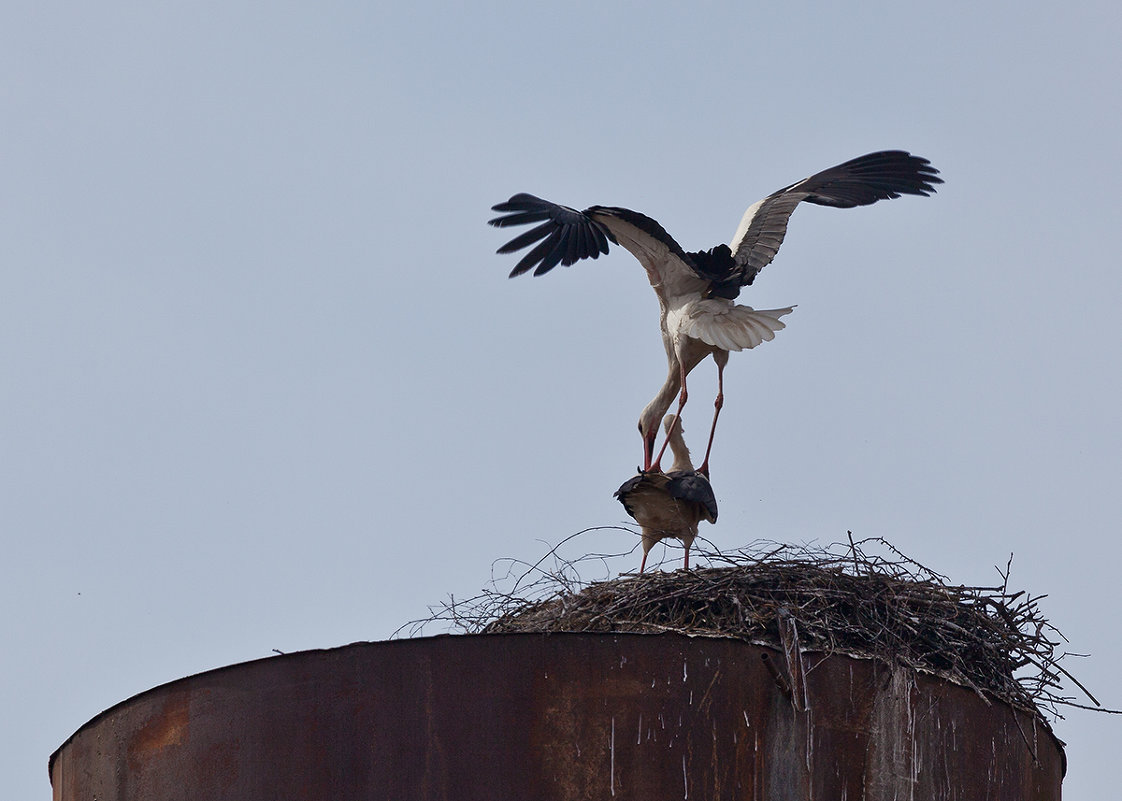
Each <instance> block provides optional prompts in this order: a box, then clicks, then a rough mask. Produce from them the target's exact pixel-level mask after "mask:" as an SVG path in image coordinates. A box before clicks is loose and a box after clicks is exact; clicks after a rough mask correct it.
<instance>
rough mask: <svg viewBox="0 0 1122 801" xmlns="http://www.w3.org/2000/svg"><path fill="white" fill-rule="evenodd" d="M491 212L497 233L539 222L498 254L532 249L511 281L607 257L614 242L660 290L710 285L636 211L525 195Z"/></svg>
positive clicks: (671, 240)
mask: <svg viewBox="0 0 1122 801" xmlns="http://www.w3.org/2000/svg"><path fill="white" fill-rule="evenodd" d="M491 208H492V210H493V211H498V212H502V215H501V216H499V217H495V218H494V219H492V220H489V222H490V224H491V225H494V226H496V227H499V228H506V227H507V226H511V225H528V224H531V223H539V225H537V226H535V227H534V228H531V229H530V230H529V231H526V232H525V233H523V234H519V235H518V236H516V237H515V238H514V239H512V240H510V241H509V242H507V243H506V244H505V245H503V246H502V247H501V248H499V250H498V252H499V253H514V252H515V251H518V250H522V249H523V248H526V247H530V246H531V245H532V246H533V247H532V248H531V249H530V251H529V252H528V253H526V254H525V255H524V256H523V257H522V259H521V260H520V261H519V262H518V264H516V265H515V266H514V269H513V270H511V272H510V277H511V278H513V277H514V276H516V275H522V274H523V273H525V272H529V271H530V270H533V271H534V275H544V274H545V273H547V272H549V271H550V270H552V269H553V268H554V267H556V266H557V265H558V264H560V265H562V266H565V267H568V266H569V265H571V264H574V263H576V262H578V261H580V260H581V259H595V258H599V256H600V254H601V253H607V252H608V243H609V242H611V243H613V244H617V245H621V246H623V247H624V248H626V249H627V250H628V251H630V252H631V254H632V255H633V256H635V258H637V259H638V260H639V262H640V263H641V264H642V265H643V267H644V268H645V269H646V270H647V274H648V276H649V277H650V280H651V283H652V284H653V285H655V286H656V287H665V289H666V291H670V292H674V291H676V290H682V289H685V288H689V289H695V290H696V291H699V292H700V291H702V290H703V289H704V287H705V286H706V284H707V283H708V279H707V277H706V276H703V275H700V274H699V273H698V272H697V270H696V268H695V266H694V264H693V261H692V260H691V258H690V256H689V255H687V254H686V252H685V251H683V250H682V247H681V246H680V245H679V244H678V243H677V242H675V241H674V238H673V237H672V236H670V234H668V233H666V229H664V228H663V227H662V226H661V225H659V224H658V223H657V222H656V221H655V220H652V219H651V218H650V217H648V216H646V215H645V214H640V213H639V212H637V211H631V210H630V209H623V208H617V207H615V206H590V207H589V208H587V209H585V210H584V211H577V210H576V209H571V208H569V207H568V206H560V205H558V204H556V203H551V202H549V201H548V200H543V199H541V198H539V197H535V196H534V195H528V194H526V193H524V192H523V193H520V194H517V195H514V196H513V197H512V198H511V199H510V200H508V201H506V202H505V203H499V204H497V205H495V206H492V207H491ZM535 243H536V244H535Z"/></svg>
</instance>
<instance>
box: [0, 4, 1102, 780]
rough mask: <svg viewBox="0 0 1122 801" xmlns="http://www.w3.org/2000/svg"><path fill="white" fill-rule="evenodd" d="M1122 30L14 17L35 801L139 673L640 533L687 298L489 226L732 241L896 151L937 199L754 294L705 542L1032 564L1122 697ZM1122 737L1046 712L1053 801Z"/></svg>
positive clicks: (8, 552)
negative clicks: (882, 543)
mask: <svg viewBox="0 0 1122 801" xmlns="http://www.w3.org/2000/svg"><path fill="white" fill-rule="evenodd" d="M756 5H758V6H759V7H754V6H756ZM1120 16H1122V14H1120V12H1119V11H1118V10H1117V7H1116V5H1115V4H1108V3H1105V2H1104V3H1075V4H1066V5H1063V6H1061V5H1059V4H1051V5H1045V4H1038V6H1037V7H1036V8H1035V9H1034V10H1026V8H1025V6H1024V5H1023V4H1012V3H1009V4H991V5H990V6H989V7H987V8H985V9H979V8H977V7H976V4H966V3H939V4H931V5H930V6H928V7H927V8H926V9H924V8H922V7H916V6H915V5H914V4H899V3H867V4H864V5H863V6H860V10H855V9H854V8H853V7H848V8H841V7H834V8H821V7H819V6H816V5H804V4H798V3H786V4H766V5H765V4H746V3H731V2H730V3H700V4H692V5H690V6H688V7H687V6H686V5H685V4H678V3H649V2H648V3H581V2H575V3H567V4H542V5H541V6H537V5H534V4H526V3H520V4H514V3H482V4H479V3H477V4H471V5H463V6H459V7H456V8H453V9H450V8H449V7H447V6H444V5H441V4H423V3H414V4H409V5H408V6H407V5H406V4H395V5H394V6H393V7H386V8H380V7H378V6H376V5H375V6H372V5H371V4H348V3H317V4H307V3H267V4H266V3H245V2H222V3H157V4H141V5H137V4H122V3H115V2H108V3H101V4H97V5H90V4H76V3H49V2H47V3H44V2H35V3H31V2H9V3H6V4H5V5H4V7H3V8H2V9H0V115H2V120H3V124H2V125H0V372H2V374H3V375H4V381H3V382H2V383H0V449H2V452H3V457H4V458H3V461H2V463H0V535H2V536H3V543H4V558H3V560H2V561H0V566H2V568H3V581H2V582H0V604H2V605H3V608H4V609H5V610H6V611H5V613H4V615H3V617H2V618H0V627H2V628H0V637H2V639H3V642H4V643H5V648H4V652H3V657H2V660H0V707H2V708H3V710H4V715H3V718H4V723H3V725H2V726H0V775H3V776H4V777H5V780H4V784H5V785H6V788H5V795H6V796H7V797H11V798H21V799H33V798H43V799H45V798H48V797H49V793H50V788H49V785H48V782H47V773H46V760H47V757H48V755H49V754H50V753H51V751H52V750H54V748H56V747H57V746H58V745H59V744H61V743H62V742H63V741H64V740H65V739H66V737H68V736H69V735H70V734H71V733H72V732H73V731H74V730H75V729H77V728H78V727H79V726H81V725H82V724H83V723H84V722H85V721H87V720H88V719H89V718H90V717H92V716H93V715H95V714H96V713H98V712H99V711H101V710H102V709H104V708H106V707H108V706H110V705H112V704H114V703H116V702H117V701H120V700H122V699H124V698H127V697H129V696H131V695H133V694H135V693H138V692H141V691H143V690H146V689H148V688H150V687H153V686H155V685H158V684H161V683H163V682H166V681H169V680H172V679H175V678H177V677H180V676H184V675H187V674H190V673H194V672H198V671H201V670H206V669H209V668H213V667H218V666H221V665H226V664H230V663H233V662H239V661H244V660H247V659H253V658H257V657H262V656H267V655H268V654H270V653H271V650H272V649H274V648H276V649H280V650H284V651H293V650H300V649H305V648H318V647H330V646H335V645H341V644H345V643H348V642H352V641H355V640H377V639H383V638H385V637H387V636H389V634H390V633H391V632H392V631H393V630H394V629H396V628H397V627H398V626H399V625H400V624H401V623H403V622H404V621H406V620H409V619H412V618H416V617H418V616H421V615H423V614H424V613H425V609H426V606H427V605H428V604H430V603H435V602H437V601H439V600H440V599H441V598H443V597H445V596H446V595H447V594H448V593H455V594H456V595H458V596H459V595H468V594H472V593H474V592H475V591H477V590H478V589H479V588H480V587H481V586H483V584H484V583H485V582H486V581H487V579H488V577H489V576H490V567H491V563H492V561H493V560H494V559H496V558H499V557H506V556H513V557H519V558H533V557H536V556H537V555H539V554H540V553H541V552H542V550H543V545H542V544H541V542H539V541H538V540H546V541H550V542H555V541H558V540H560V539H562V538H563V537H565V536H567V535H569V534H571V533H573V532H575V531H578V530H580V529H583V528H586V527H589V526H597V525H610V524H614V523H620V522H623V521H624V520H625V517H624V514H623V511H622V509H621V507H620V506H619V505H618V503H617V502H616V501H615V500H613V499H612V491H613V490H614V489H615V488H616V487H617V486H618V485H619V483H620V482H621V481H622V480H623V479H625V478H627V477H628V476H629V475H630V474H631V472H632V471H633V468H634V466H635V464H636V463H637V462H638V460H639V458H640V456H641V448H640V442H639V438H638V434H637V433H636V431H635V421H636V419H637V418H638V413H639V410H640V409H641V408H642V406H643V405H644V404H645V403H646V402H647V400H648V399H649V398H650V397H651V395H653V393H654V391H655V389H656V388H657V387H658V385H659V383H660V382H661V381H662V378H663V374H664V370H665V362H664V356H663V354H662V347H661V343H660V341H659V338H658V334H657V329H656V325H657V305H656V302H655V300H654V296H653V294H652V293H651V291H650V289H649V287H648V286H647V282H646V278H645V276H644V275H643V273H642V270H641V269H640V268H639V267H638V265H637V264H636V263H635V262H634V261H633V260H632V259H631V257H630V256H629V255H628V254H626V253H625V252H622V251H620V252H618V253H613V254H611V256H610V257H608V258H602V259H600V260H599V261H596V262H589V263H583V264H580V265H578V266H575V267H572V268H570V269H567V270H556V271H554V272H553V273H551V274H550V275H548V276H547V277H544V278H540V279H531V278H524V279H520V280H517V281H508V280H507V278H506V274H507V272H508V271H509V269H510V267H511V266H512V260H511V259H510V258H509V257H500V256H496V255H495V253H494V251H495V248H497V247H498V246H499V245H500V244H501V243H502V242H503V241H505V236H504V234H503V232H498V231H495V230H493V229H489V228H488V227H487V226H486V225H485V224H484V223H485V221H486V220H487V219H488V217H489V216H491V215H490V212H489V207H490V206H491V205H492V204H493V203H496V202H499V201H501V200H504V199H506V198H507V197H508V196H509V195H511V194H513V193H514V192H518V191H528V192H533V193H535V194H539V195H542V196H544V197H547V198H550V199H552V200H556V201H558V202H561V203H565V204H568V205H573V206H578V207H583V206H586V205H590V204H593V203H602V204H612V205H623V206H628V207H631V208H634V209H637V210H639V211H643V212H645V213H647V214H649V215H651V216H653V217H655V218H656V219H658V220H659V221H660V222H661V223H663V225H665V226H666V228H667V229H668V230H669V231H670V233H671V234H673V235H674V236H675V237H676V238H677V239H678V241H679V242H680V243H681V244H682V245H683V246H685V247H686V248H687V249H697V248H701V247H709V246H712V245H714V244H717V243H719V242H724V241H727V240H728V238H729V237H731V235H732V233H733V231H734V229H735V227H736V223H737V222H738V220H739V219H740V215H741V213H742V212H743V211H744V209H745V208H746V207H747V206H748V205H749V204H750V203H752V202H753V201H755V200H757V199H759V198H760V197H763V196H764V195H765V194H767V193H769V192H771V191H773V190H775V189H777V188H779V187H781V186H784V185H786V184H788V183H791V182H792V181H795V180H798V179H800V178H802V177H804V176H806V175H809V174H810V173H812V172H815V171H817V170H819V169H822V168H824V167H827V166H829V165H832V164H834V163H837V162H839V161H842V160H845V159H848V158H851V157H853V156H857V155H860V154H862V153H865V152H868V151H871V150H876V149H881V148H903V149H907V150H911V151H912V152H914V153H918V154H921V155H923V156H926V157H928V158H930V159H931V160H932V162H933V163H934V164H935V166H936V167H938V168H939V169H940V170H942V173H943V177H944V178H945V179H946V184H945V185H944V186H943V187H941V189H940V192H939V194H938V195H936V196H935V197H934V198H931V199H917V198H904V199H901V200H898V201H893V202H891V203H881V204H877V205H876V206H874V207H871V208H867V209H856V210H852V211H844V212H842V211H836V210H833V209H821V208H807V209H800V210H799V211H797V212H796V214H795V216H794V218H793V219H792V223H791V227H790V233H789V238H788V241H787V242H786V243H785V245H784V247H783V250H782V251H781V252H780V254H779V256H778V258H777V259H776V262H775V263H774V264H773V265H771V266H770V267H768V268H767V269H766V270H765V271H764V273H763V274H762V275H761V276H760V278H759V279H758V280H757V282H756V284H755V285H754V286H753V287H751V288H750V290H748V291H747V292H745V294H744V295H742V296H741V300H742V302H745V303H749V304H752V305H755V306H758V307H763V308H773V307H776V306H785V305H789V304H798V308H797V309H796V310H795V312H794V313H793V314H792V315H791V316H790V317H788V318H787V322H788V328H787V329H786V330H785V331H783V332H781V333H780V334H779V335H778V336H777V337H776V339H775V341H774V342H772V343H768V344H767V345H765V346H763V347H761V348H759V349H758V350H755V351H752V352H750V353H742V354H734V355H733V357H732V359H731V361H730V365H729V368H728V370H727V373H726V404H725V410H724V412H723V414H722V419H721V424H720V429H719V431H718V436H719V439H718V442H717V445H716V448H715V451H714V456H713V483H714V486H715V489H716V492H717V496H718V499H719V501H720V504H721V518H720V522H719V524H718V525H717V526H715V527H712V528H710V529H707V530H706V531H704V532H703V533H705V534H706V536H708V537H709V538H710V539H711V540H712V541H713V542H714V543H715V544H716V545H718V546H720V547H723V548H733V547H737V546H740V545H743V544H745V543H747V542H750V541H752V540H755V539H757V538H769V539H775V540H780V541H788V542H805V541H819V542H832V541H835V540H838V539H844V537H845V532H846V530H847V529H848V530H852V531H853V532H854V534H855V536H858V537H873V536H882V537H886V538H888V539H889V540H891V541H892V542H893V543H894V544H896V545H897V546H898V547H900V548H901V549H902V550H903V551H905V552H906V553H908V554H910V555H912V556H914V557H916V558H917V559H919V560H920V561H922V562H924V563H925V564H927V565H928V566H929V567H931V568H933V569H936V570H939V571H940V572H943V573H946V574H948V575H949V576H950V577H951V578H952V579H953V580H956V581H962V582H965V583H990V582H993V581H994V580H995V579H996V573H995V570H994V567H993V566H994V565H996V564H1000V565H1004V564H1005V561H1006V559H1007V558H1008V555H1009V553H1010V552H1013V553H1014V554H1015V559H1014V565H1013V581H1012V583H1013V585H1014V586H1016V587H1017V588H1024V589H1028V590H1030V591H1031V592H1033V593H1048V594H1049V597H1048V598H1047V599H1046V600H1045V601H1044V602H1043V605H1044V609H1045V611H1046V612H1047V614H1048V615H1049V616H1050V618H1051V619H1052V621H1053V622H1054V623H1055V624H1056V625H1057V626H1058V627H1059V628H1060V629H1061V630H1063V631H1064V633H1065V634H1067V636H1068V637H1069V638H1070V640H1071V647H1072V650H1074V651H1079V652H1089V653H1090V654H1091V655H1092V656H1091V657H1090V658H1089V659H1086V660H1082V661H1079V662H1077V663H1075V664H1072V665H1071V667H1072V668H1073V669H1074V670H1076V671H1077V674H1078V675H1079V676H1080V678H1081V679H1082V680H1083V681H1084V682H1085V683H1087V684H1088V685H1089V686H1090V687H1091V688H1092V689H1093V690H1095V691H1097V693H1098V695H1099V696H1100V698H1101V700H1103V701H1104V702H1106V703H1108V704H1111V705H1113V706H1115V707H1117V706H1122V692H1120V690H1119V686H1118V679H1117V665H1118V664H1120V663H1122V642H1120V638H1119V630H1118V624H1117V621H1116V619H1115V617H1116V616H1115V615H1114V614H1113V613H1112V612H1111V610H1112V609H1114V606H1115V602H1116V595H1117V593H1116V592H1115V590H1116V586H1117V575H1116V572H1117V566H1118V565H1119V563H1120V562H1122V553H1120V550H1122V549H1120V548H1119V545H1118V536H1117V535H1118V524H1119V520H1120V518H1122V500H1120V498H1122V495H1120V493H1119V492H1118V489H1117V484H1118V480H1119V477H1120V475H1122V423H1120V421H1119V414H1118V411H1117V408H1118V406H1119V394H1120V389H1122V380H1120V379H1122V376H1120V369H1119V343H1120V342H1122V323H1120V322H1119V314H1118V303H1119V299H1120V297H1122V276H1120V270H1119V265H1118V257H1117V253H1116V240H1117V239H1118V235H1119V233H1118V228H1119V221H1120V220H1122V213H1120V212H1122V200H1120V195H1119V193H1118V191H1117V185H1118V182H1119V179H1120V177H1122V175H1120V172H1122V170H1120V167H1122V153H1120V149H1119V144H1118V143H1119V141H1122V125H1120V121H1122V120H1120V117H1122V103H1120V102H1119V97H1118V89H1117V84H1118V76H1119V75H1122V55H1120V53H1119V48H1118V46H1117V31H1118V30H1119V23H1120V19H1119V17H1120ZM713 372H714V371H713V370H712V369H711V368H709V367H707V366H705V365H703V366H702V367H700V368H699V369H698V370H697V371H695V374H694V375H695V376H696V378H695V379H693V380H692V382H691V399H692V400H691V404H694V403H696V404H697V405H696V406H692V405H691V407H687V423H688V425H687V433H688V434H691V435H692V436H691V441H692V440H693V439H694V438H699V437H701V436H702V434H703V432H704V429H705V428H706V422H707V420H708V415H709V410H710V409H711V406H710V400H709V398H710V397H711V395H712V392H713V386H714V381H713ZM691 409H692V416H691ZM693 444H694V447H695V450H699V449H700V447H701V445H702V444H703V443H700V442H697V443H693ZM637 541H638V537H634V542H633V541H632V539H630V538H629V536H628V535H625V534H622V533H619V532H614V533H612V532H605V533H604V535H603V541H602V542H595V543H594V544H595V545H596V546H597V547H598V548H599V549H601V550H624V549H626V548H627V547H629V546H630V545H632V544H635V543H637ZM633 561H634V563H635V565H637V564H638V554H636V556H635V558H634V560H633ZM628 566H631V567H633V566H634V565H630V563H625V564H624V565H623V567H624V568H626V567H628ZM1120 726H1122V723H1120V722H1119V721H1118V720H1117V719H1111V718H1108V717H1107V716H1097V715H1093V714H1091V713H1079V712H1073V713H1072V714H1070V715H1069V716H1068V718H1067V720H1064V721H1061V722H1059V723H1058V724H1057V726H1056V730H1057V733H1058V735H1059V736H1060V737H1061V738H1062V739H1064V740H1066V741H1067V742H1068V743H1069V752H1068V759H1069V765H1070V767H1069V774H1068V779H1067V781H1066V782H1065V798H1070V799H1077V798H1104V797H1106V794H1107V793H1108V792H1113V788H1115V786H1116V781H1115V780H1114V779H1113V773H1114V772H1115V771H1114V769H1113V760H1114V751H1115V750H1116V748H1115V744H1116V743H1117V742H1118V738H1119V731H1120V729H1119V727H1120ZM1108 788H1111V789H1110V790H1108Z"/></svg>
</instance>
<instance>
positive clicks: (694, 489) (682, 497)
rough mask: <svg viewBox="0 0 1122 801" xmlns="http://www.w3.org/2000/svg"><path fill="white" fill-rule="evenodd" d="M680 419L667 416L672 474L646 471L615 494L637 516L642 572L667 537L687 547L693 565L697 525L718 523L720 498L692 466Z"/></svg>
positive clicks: (630, 513)
mask: <svg viewBox="0 0 1122 801" xmlns="http://www.w3.org/2000/svg"><path fill="white" fill-rule="evenodd" d="M676 420H677V418H675V416H674V415H672V414H668V415H666V419H665V420H664V421H663V426H664V427H665V428H666V439H667V441H668V442H669V443H670V452H671V453H673V454H674V466H673V467H672V468H671V469H670V472H669V473H662V472H654V471H646V472H643V473H640V474H639V475H637V476H634V477H633V478H629V479H628V480H627V481H625V482H623V484H622V485H621V486H620V488H619V489H618V490H616V494H615V497H616V498H619V502H620V503H622V504H623V508H624V509H626V510H627V513H628V514H629V515H631V516H632V517H633V518H635V522H636V523H638V524H639V528H640V529H641V530H642V532H643V561H642V563H641V564H640V565H639V572H640V573H642V572H643V569H644V568H646V566H647V554H648V553H650V551H651V548H653V547H654V546H655V543H656V542H658V541H659V540H661V539H663V538H665V537H675V538H677V539H680V540H681V541H682V545H684V546H685V548H686V557H685V560H684V566H685V567H686V568H687V569H689V566H690V546H691V545H693V541H694V539H696V537H697V525H698V523H700V522H701V521H702V520H708V521H709V522H710V523H716V522H717V499H716V497H714V495H713V488H712V487H711V486H710V485H709V479H708V478H707V477H706V476H705V475H703V474H702V473H700V472H698V471H696V470H694V469H693V462H691V461H690V451H689V448H687V447H686V440H685V438H684V437H683V432H682V424H681V423H680V422H679V423H678V424H677V425H675V422H676Z"/></svg>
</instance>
